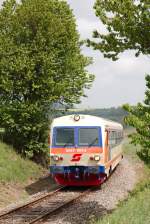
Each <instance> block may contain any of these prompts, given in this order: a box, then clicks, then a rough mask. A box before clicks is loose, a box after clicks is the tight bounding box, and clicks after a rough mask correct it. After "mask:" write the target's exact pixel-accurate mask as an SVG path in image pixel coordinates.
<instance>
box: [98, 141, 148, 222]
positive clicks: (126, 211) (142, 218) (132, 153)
mask: <svg viewBox="0 0 150 224" xmlns="http://www.w3.org/2000/svg"><path fill="white" fill-rule="evenodd" d="M136 150H137V147H135V146H133V145H131V144H129V140H128V139H127V138H125V140H124V152H125V154H126V156H127V157H128V158H129V159H131V160H132V162H133V163H134V165H136V166H137V172H138V175H139V178H140V181H139V183H138V184H137V186H136V187H135V189H134V190H133V192H131V193H130V194H129V197H128V198H127V199H126V200H124V201H122V202H120V203H119V205H118V207H117V208H116V209H115V210H114V211H113V212H112V213H111V214H107V215H106V216H104V217H103V218H101V219H99V220H98V221H95V222H94V223H95V224H149V223H150V169H149V168H148V167H147V166H146V165H144V163H143V162H142V161H141V160H140V159H139V158H138V157H137V155H136Z"/></svg>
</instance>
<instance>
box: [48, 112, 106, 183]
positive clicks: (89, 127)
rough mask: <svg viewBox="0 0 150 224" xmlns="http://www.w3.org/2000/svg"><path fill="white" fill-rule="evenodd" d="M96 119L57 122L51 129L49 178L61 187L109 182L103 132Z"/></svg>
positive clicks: (90, 117) (89, 117)
mask: <svg viewBox="0 0 150 224" xmlns="http://www.w3.org/2000/svg"><path fill="white" fill-rule="evenodd" d="M95 119H96V118H94V117H92V116H89V115H84V116H83V115H80V116H79V115H74V116H71V115H70V116H64V117H60V118H56V119H54V121H53V124H52V126H51V145H50V174H51V176H52V177H53V178H54V179H55V181H56V182H57V183H58V184H60V185H65V186H91V185H99V184H101V183H102V182H103V181H104V179H105V178H106V175H105V172H104V166H102V165H101V161H102V160H103V158H102V157H103V148H102V128H101V127H100V126H99V124H98V122H97V121H96V120H95Z"/></svg>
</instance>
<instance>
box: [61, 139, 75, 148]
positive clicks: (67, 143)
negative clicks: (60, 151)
mask: <svg viewBox="0 0 150 224" xmlns="http://www.w3.org/2000/svg"><path fill="white" fill-rule="evenodd" d="M71 139H72V138H69V140H68V141H67V142H66V143H65V144H64V146H63V147H66V146H67V145H69V144H70V143H69V142H70V140H71ZM71 146H73V144H72V143H71Z"/></svg>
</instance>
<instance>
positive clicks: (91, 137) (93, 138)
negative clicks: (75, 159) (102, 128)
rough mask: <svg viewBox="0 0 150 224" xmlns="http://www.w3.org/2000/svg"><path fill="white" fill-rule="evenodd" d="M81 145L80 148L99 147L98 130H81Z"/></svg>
mask: <svg viewBox="0 0 150 224" xmlns="http://www.w3.org/2000/svg"><path fill="white" fill-rule="evenodd" d="M79 145H80V146H96V145H98V128H80V129H79Z"/></svg>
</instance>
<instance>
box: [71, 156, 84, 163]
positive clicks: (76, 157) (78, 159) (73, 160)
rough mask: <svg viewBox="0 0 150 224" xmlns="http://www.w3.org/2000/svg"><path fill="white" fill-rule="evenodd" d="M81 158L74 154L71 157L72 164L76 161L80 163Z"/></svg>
mask: <svg viewBox="0 0 150 224" xmlns="http://www.w3.org/2000/svg"><path fill="white" fill-rule="evenodd" d="M81 156H82V154H74V155H73V156H72V160H71V161H72V162H78V161H80V159H81Z"/></svg>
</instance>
